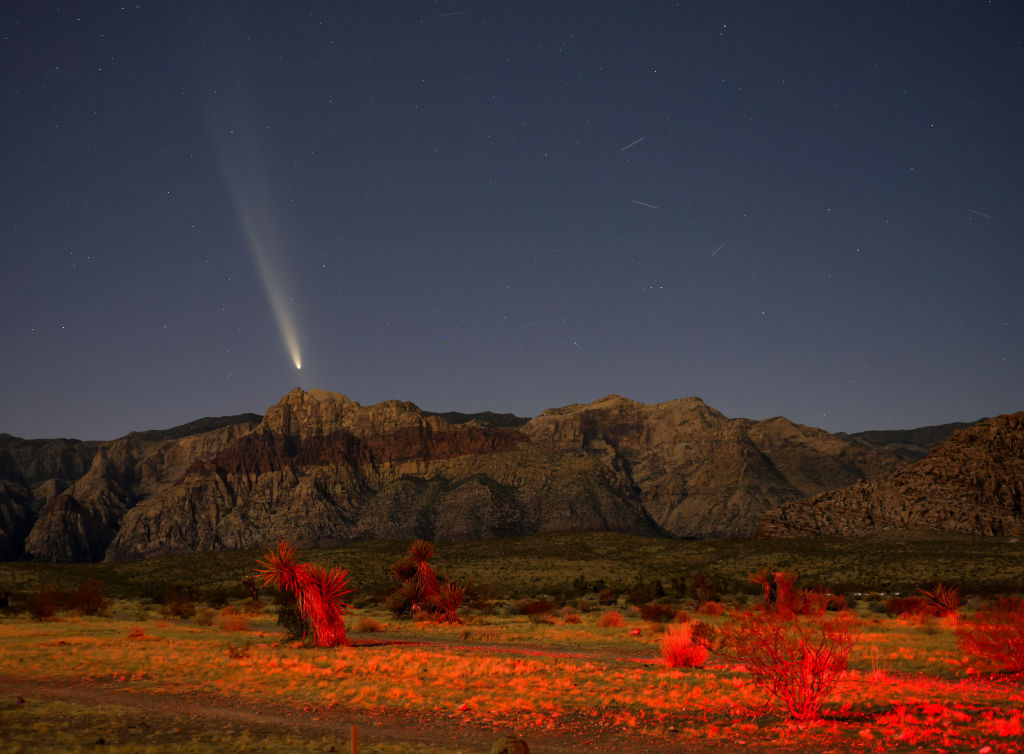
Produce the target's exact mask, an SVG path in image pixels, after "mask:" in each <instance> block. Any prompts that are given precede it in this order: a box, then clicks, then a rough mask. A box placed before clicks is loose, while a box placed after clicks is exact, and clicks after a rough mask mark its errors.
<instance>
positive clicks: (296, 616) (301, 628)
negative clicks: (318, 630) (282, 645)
mask: <svg viewBox="0 0 1024 754" xmlns="http://www.w3.org/2000/svg"><path fill="white" fill-rule="evenodd" d="M277 625H278V626H280V627H281V628H283V629H284V631H285V633H286V634H287V635H288V638H289V639H292V640H294V641H298V640H300V639H305V638H306V637H307V636H308V635H309V633H310V630H311V626H310V623H309V619H308V618H306V617H305V616H304V615H302V613H301V612H299V606H298V605H296V604H295V603H294V602H293V603H292V604H290V605H284V606H282V607H280V608H278V611H277Z"/></svg>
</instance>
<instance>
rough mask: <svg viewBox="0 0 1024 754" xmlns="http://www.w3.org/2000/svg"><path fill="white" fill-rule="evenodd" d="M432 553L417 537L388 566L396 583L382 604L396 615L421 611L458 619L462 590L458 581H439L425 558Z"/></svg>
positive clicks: (440, 618) (445, 619) (445, 620)
mask: <svg viewBox="0 0 1024 754" xmlns="http://www.w3.org/2000/svg"><path fill="white" fill-rule="evenodd" d="M434 553H435V550H434V545H433V544H432V543H431V542H427V541H426V540H423V539H418V540H416V541H415V542H413V543H412V545H410V547H409V552H408V553H407V554H406V556H405V558H403V559H402V560H400V561H398V562H397V563H395V564H393V565H392V566H391V568H390V569H388V573H389V574H390V575H391V578H392V579H394V580H395V581H397V582H398V584H399V585H398V589H397V590H396V591H395V592H394V593H393V594H391V595H389V596H388V597H387V598H386V599H385V605H386V606H387V608H388V610H390V611H391V612H392V613H393V614H394V615H395V616H396V617H398V616H400V615H405V614H413V615H416V614H420V615H428V616H433V617H434V618H435V619H436V620H438V621H440V622H442V623H459V622H460V621H459V617H458V614H457V612H456V611H457V610H458V609H459V607H460V606H461V604H462V598H463V596H464V595H465V590H464V589H463V587H461V586H458V585H457V584H454V583H444V584H442V583H441V582H439V581H438V578H437V574H436V573H435V572H434V569H433V567H431V565H430V563H429V562H428V561H429V560H430V559H431V558H432V557H434Z"/></svg>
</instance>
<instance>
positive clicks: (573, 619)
mask: <svg viewBox="0 0 1024 754" xmlns="http://www.w3.org/2000/svg"><path fill="white" fill-rule="evenodd" d="M562 622H564V623H573V624H575V623H580V622H581V620H580V614H579V613H563V614H562Z"/></svg>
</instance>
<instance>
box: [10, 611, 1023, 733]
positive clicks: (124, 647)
mask: <svg viewBox="0 0 1024 754" xmlns="http://www.w3.org/2000/svg"><path fill="white" fill-rule="evenodd" d="M619 615H620V620H621V625H619V626H613V627H601V626H599V625H598V624H599V622H600V621H601V618H602V616H600V615H597V614H583V615H581V616H580V622H579V623H565V622H563V621H559V622H557V623H555V624H537V623H531V622H530V621H529V619H528V618H527V617H526V616H523V615H512V616H505V617H489V618H487V619H486V620H487V622H486V623H478V624H475V625H472V626H446V625H439V624H436V623H421V624H418V623H416V622H412V621H402V622H399V623H397V624H394V625H393V626H391V627H390V628H389V630H388V632H387V634H386V636H387V639H388V641H380V640H378V639H374V640H373V641H370V642H368V643H366V644H363V645H359V644H357V645H356V646H354V647H349V648H337V649H329V650H325V649H309V648H303V647H301V646H297V645H295V644H294V643H290V642H287V641H284V637H283V634H282V633H281V632H280V631H279V630H278V629H277V627H276V625H275V624H274V622H273V616H272V615H266V616H257V617H251V616H242V615H239V616H238V617H243V618H247V619H249V620H250V621H251V630H250V631H249V632H248V634H247V639H246V644H245V647H244V651H243V649H242V648H239V647H235V651H233V652H226V651H225V644H224V633H223V630H222V628H218V627H217V626H216V625H213V626H201V625H198V624H197V623H196V621H195V620H188V621H183V620H155V621H154V620H150V621H146V622H144V623H142V624H141V625H140V623H139V622H138V621H137V620H136V618H135V611H134V610H133V609H132V608H131V606H130V605H125V604H122V605H120V607H119V608H118V609H115V610H112V611H111V615H110V616H109V617H76V616H59V619H58V620H56V621H49V622H42V623H40V622H38V621H33V620H31V619H30V618H28V617H27V616H19V617H13V618H6V619H5V620H4V621H3V622H2V623H0V649H2V651H0V676H7V677H11V676H14V677H20V678H25V679H39V680H40V681H42V682H48V683H53V684H67V685H76V684H77V685H85V686H88V685H89V684H93V685H95V687H96V688H98V689H100V688H102V689H108V690H115V691H118V692H124V691H127V692H131V691H133V690H134V691H136V692H138V693H152V692H154V691H159V692H161V694H164V695H168V696H169V697H178V696H181V695H185V696H187V695H189V694H209V695H211V697H216V698H217V699H220V700H222V701H223V703H224V704H225V705H229V706H232V707H239V708H242V707H244V708H249V707H252V706H260V705H265V706H267V707H271V708H274V709H288V710H297V711H298V712H297V713H295V714H297V715H298V718H301V717H302V712H301V711H302V710H304V709H311V710H317V711H318V712H317V715H318V716H322V715H324V714H328V713H330V714H334V715H338V714H342V713H345V714H347V713H349V712H357V713H360V714H372V715H385V716H386V715H406V716H412V717H413V718H415V719H419V720H423V721H424V724H428V723H429V724H430V725H435V726H437V725H440V726H442V727H444V726H454V728H457V729H462V728H467V729H474V730H483V731H494V730H510V731H512V730H514V731H517V732H519V733H520V734H521V735H524V736H525V737H526V738H527V740H530V739H531V738H532V739H534V740H541V741H543V740H544V738H545V737H546V736H552V735H556V736H557V735H571V736H574V737H578V738H579V740H589V739H590V738H592V737H595V736H596V737H601V736H604V737H608V736H612V737H615V738H617V737H620V736H623V738H622V746H620V747H619V748H622V747H625V748H622V750H623V751H630V750H631V749H629V748H628V747H629V746H631V745H633V744H631V743H629V742H630V741H633V742H640V743H638V744H637V745H638V746H639V745H640V744H641V743H642V744H643V745H644V746H649V747H651V748H653V749H655V750H658V749H659V748H666V747H668V748H671V747H672V746H676V747H683V748H685V746H686V742H687V741H690V742H693V743H703V744H713V745H714V746H719V747H721V748H723V749H730V748H735V747H738V746H743V747H745V748H749V745H755V750H757V747H764V748H763V749H762V750H768V749H772V750H775V749H779V748H781V749H786V748H804V749H808V750H818V749H821V748H835V749H841V750H865V751H867V750H876V749H877V748H878V747H879V745H880V744H883V743H884V745H885V747H886V748H888V747H889V746H890V745H891V744H893V743H894V742H902V743H901V744H900V745H907V746H911V745H913V746H918V747H921V748H923V749H928V750H938V749H941V748H947V749H953V750H963V749H966V748H970V749H973V750H975V751H977V750H978V749H980V748H982V747H983V746H985V745H991V746H993V747H996V749H995V750H998V751H1013V750H1019V749H1021V748H1024V746H1022V743H1024V738H1022V737H1021V734H1020V720H1021V715H1022V714H1024V688H1022V687H1021V685H1020V684H1019V683H1017V682H1016V681H1013V680H1012V679H1006V678H1003V677H1000V676H983V675H979V674H977V673H976V672H974V671H973V669H969V668H968V667H967V666H965V665H964V664H963V663H962V658H961V656H960V653H959V652H958V651H957V648H956V640H955V636H954V635H953V630H952V627H951V626H947V625H945V624H941V623H938V624H935V625H934V626H931V627H929V626H926V625H922V624H917V623H908V622H905V621H900V620H898V619H893V618H888V617H884V616H874V615H872V614H871V613H868V612H866V611H865V612H863V613H862V615H861V619H862V625H863V629H864V630H863V633H862V636H861V641H860V643H859V644H858V645H857V646H856V647H855V648H854V651H853V652H852V654H851V661H850V664H851V670H850V671H849V672H847V673H845V674H843V675H842V677H841V678H840V679H839V682H838V685H837V687H836V689H835V691H834V692H833V693H831V694H830V695H829V696H828V697H827V698H826V699H825V704H824V712H825V715H826V719H825V720H824V721H821V722H811V723H807V724H806V725H805V726H804V727H802V728H794V727H792V726H791V725H790V724H789V723H787V722H786V720H785V714H784V712H783V710H782V709H781V708H780V707H778V706H777V705H770V704H769V702H770V700H769V698H768V697H767V696H766V695H765V693H764V692H763V691H762V690H760V689H759V688H758V687H757V685H756V684H755V683H754V680H753V679H752V677H751V676H750V675H749V674H748V673H746V672H745V671H744V670H743V668H741V667H737V666H735V665H732V664H730V663H728V662H723V661H722V660H720V659H716V658H715V656H712V658H711V659H710V660H708V661H707V663H706V665H705V666H704V667H702V668H700V667H698V668H692V667H682V668H680V667H675V668H672V667H666V666H665V664H664V661H663V660H662V659H661V657H662V651H663V644H664V642H665V641H666V637H671V636H677V635H678V634H679V633H680V632H688V631H690V630H692V629H691V626H693V625H694V624H693V623H692V622H691V623H684V624H671V625H670V627H669V629H668V632H667V633H664V634H661V635H660V636H655V635H651V634H649V633H647V632H645V631H642V632H641V633H640V635H638V636H636V635H631V633H632V632H633V631H635V630H637V629H642V628H643V626H644V625H645V624H644V623H643V622H642V621H641V620H640V618H639V616H637V617H630V618H626V617H623V616H622V615H621V614H619ZM221 617H222V618H223V617H224V616H223V615H222V616H221ZM228 617H231V616H228ZM364 617H367V618H370V617H372V616H369V615H366V616H364ZM725 619H726V618H725V617H723V618H712V619H709V620H712V621H717V622H719V623H720V622H721V621H723V620H725ZM129 637H130V638H131V640H127V639H129ZM484 642H486V643H484ZM685 643H686V644H687V645H689V646H694V645H693V642H685ZM684 664H686V663H684ZM691 664H696V663H691ZM31 686H32V684H31V682H30V681H26V686H25V688H26V689H27V690H28V689H31ZM26 693H27V692H26ZM22 696H25V694H23V695H22ZM26 698H29V697H27V696H26ZM0 701H2V700H0ZM32 703H33V704H37V705H42V702H39V701H38V700H35V701H33V702H32ZM766 704H769V706H768V707H767V708H766V707H765V705H766ZM2 706H3V705H0V707H2ZM36 709H40V710H43V712H41V713H40V714H41V715H42V717H41V718H38V719H37V718H33V717H31V716H23V717H19V718H13V717H12V715H13V713H12V712H10V711H3V710H2V709H0V715H2V716H3V717H2V718H0V721H2V723H3V724H8V723H10V722H12V721H13V723H14V728H6V727H5V734H6V731H7V730H12V731H21V732H20V733H19V732H15V733H14V734H12V735H14V738H11V739H10V740H12V741H17V740H24V741H25V742H26V745H27V742H28V741H29V740H30V736H28V731H30V730H35V729H36V727H39V726H41V727H40V730H41V731H42V733H41V734H40V735H45V736H47V737H48V740H49V741H51V742H52V743H53V744H54V746H56V747H57V748H63V749H67V750H69V751H75V750H77V749H76V748H75V746H76V745H80V746H82V747H84V746H85V744H86V743H89V742H85V741H84V740H82V739H78V742H77V743H75V742H73V741H71V740H70V739H68V736H70V735H71V732H70V731H71V728H70V727H68V726H62V725H61V724H58V723H54V724H53V726H52V727H47V726H42V724H41V723H40V720H43V719H46V720H50V719H55V710H56V708H54V709H53V710H51V711H50V712H46V711H45V705H42V706H39V707H36ZM90 710H91V711H89V713H88V714H85V713H82V714H85V717H83V718H82V719H86V720H87V721H88V722H87V724H86V729H87V730H91V731H96V730H101V729H102V730H107V731H117V732H118V733H117V735H118V736H122V737H121V738H118V739H117V740H116V741H115V740H114V738H113V737H112V738H110V739H109V743H110V744H112V745H117V746H120V745H123V746H125V747H129V748H122V749H117V748H105V749H104V750H111V751H118V750H121V751H128V750H132V751H136V750H145V746H152V747H155V748H154V750H158V749H160V748H161V747H162V746H163V745H164V743H166V740H169V739H168V738H167V736H170V733H168V732H167V731H164V732H163V734H161V735H163V736H164V737H163V738H161V737H160V736H157V735H156V733H155V732H153V731H148V732H147V731H141V730H136V731H134V733H132V734H131V735H135V734H139V736H140V738H139V739H138V741H140V742H141V743H140V744H139V746H138V747H137V748H130V741H129V739H128V738H127V736H128V735H129V734H128V733H127V732H126V731H127V727H126V725H121V724H120V723H118V724H117V725H115V722H116V721H117V720H127V719H129V718H131V716H132V715H133V714H135V713H133V712H131V711H130V710H111V709H106V711H101V710H99V709H98V708H90ZM759 710H767V711H762V712H758V711H759ZM331 711H333V712H331ZM51 713H52V714H51ZM75 714H79V712H76V713H75ZM307 714H310V715H311V714H312V713H307ZM90 715H92V716H93V717H90ZM97 715H98V716H99V717H96V716H97ZM33 721H35V722H33ZM1015 721H1016V722H1015ZM89 726H92V727H89ZM118 726H120V727H118ZM178 727H182V726H178ZM207 727H208V728H209V730H207V729H206V728H203V727H202V726H200V727H199V728H198V729H196V731H197V732H194V731H193V729H192V728H191V727H189V728H184V727H182V730H183V731H185V732H183V733H179V734H177V735H178V736H179V737H180V736H184V737H185V738H187V739H188V740H189V741H190V742H191V744H190V745H194V748H192V749H187V750H191V751H215V750H217V749H218V746H220V748H223V743H224V741H223V738H219V739H218V736H223V731H220V732H219V733H218V731H217V730H215V728H216V726H213V725H211V726H207ZM671 729H674V731H672V730H671ZM296 730H301V726H298V727H297V728H296ZM667 731H671V732H667ZM37 732H38V731H37ZM627 732H628V735H627ZM143 733H144V734H145V735H143ZM307 733H309V732H308V731H307ZM122 734H123V735H122ZM165 734H166V735H165ZM90 735H92V734H91V733H90ZM100 735H101V734H100ZM109 735H110V736H113V734H112V733H111V734H109ZM235 735H236V738H234V739H232V743H233V744H237V743H238V740H239V739H238V738H237V736H240V735H241V733H239V732H237V731H236V733H235ZM246 735H247V736H248V737H247V738H246V739H244V740H245V741H246V742H247V747H246V750H251V751H264V750H267V751H269V750H272V746H279V747H280V748H278V749H277V750H284V749H288V750H295V751H307V750H316V748H317V747H320V749H319V750H324V748H326V747H325V744H324V740H323V736H322V735H320V734H314V733H309V735H306V734H301V735H299V734H298V733H297V734H296V736H295V741H291V740H288V741H284V740H283V739H282V738H281V736H279V735H278V736H277V737H276V738H275V737H274V736H270V737H269V738H268V739H267V740H268V741H270V743H267V744H266V746H265V747H264V748H260V747H261V746H263V745H264V744H263V743H261V741H262V740H263V739H261V738H259V737H258V736H256V735H255V734H254V733H252V732H249V733H246ZM275 735H276V734H275ZM19 736H21V737H22V738H21V739H19V738H18V737H19ZM132 740H135V739H132ZM179 740H180V739H179ZM93 741H95V739H93ZM125 741H128V743H124V742H125ZM118 742H121V743H118ZM741 742H743V743H741ZM5 743H6V741H5ZM72 744H74V745H72ZM142 744H145V746H143V745H142ZM343 744H344V742H343V741H338V740H337V739H332V742H331V743H330V745H334V746H335V747H336V748H337V749H338V750H344V749H343V748H342V746H343ZM234 748H237V747H234ZM10 750H18V749H16V748H10ZM23 750H28V749H27V748H24V747H23ZM177 750H182V751H184V750H186V749H177ZM360 750H361V751H364V750H365V751H378V749H373V748H366V749H363V748H361V749H360ZM406 750H408V751H415V750H416V749H415V748H408V749H406ZM434 750H437V751H443V750H444V749H442V748H440V747H438V748H435V749H434ZM452 750H454V747H453V749H452ZM468 750H473V749H471V748H470V749H467V751H468ZM379 751H383V750H382V749H381V750H379Z"/></svg>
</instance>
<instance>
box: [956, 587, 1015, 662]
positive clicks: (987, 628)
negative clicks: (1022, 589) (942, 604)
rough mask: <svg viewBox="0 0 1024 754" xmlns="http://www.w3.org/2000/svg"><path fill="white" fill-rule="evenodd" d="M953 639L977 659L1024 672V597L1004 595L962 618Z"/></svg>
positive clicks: (971, 656)
mask: <svg viewBox="0 0 1024 754" xmlns="http://www.w3.org/2000/svg"><path fill="white" fill-rule="evenodd" d="M956 638H957V643H958V644H959V645H960V649H961V650H962V651H963V653H964V654H966V655H967V656H968V657H970V658H971V659H972V660H974V661H976V662H979V663H982V664H984V665H987V666H989V667H993V668H998V669H1000V670H1007V671H1010V672H1021V671H1024V600H1022V599H1020V598H1010V597H1006V598H1003V599H1001V600H999V601H998V602H996V603H994V604H992V605H989V606H988V607H985V608H982V609H981V610H979V611H978V612H976V613H975V614H974V616H973V617H971V618H965V619H962V620H961V621H960V622H959V623H958V624H957V627H956Z"/></svg>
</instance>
